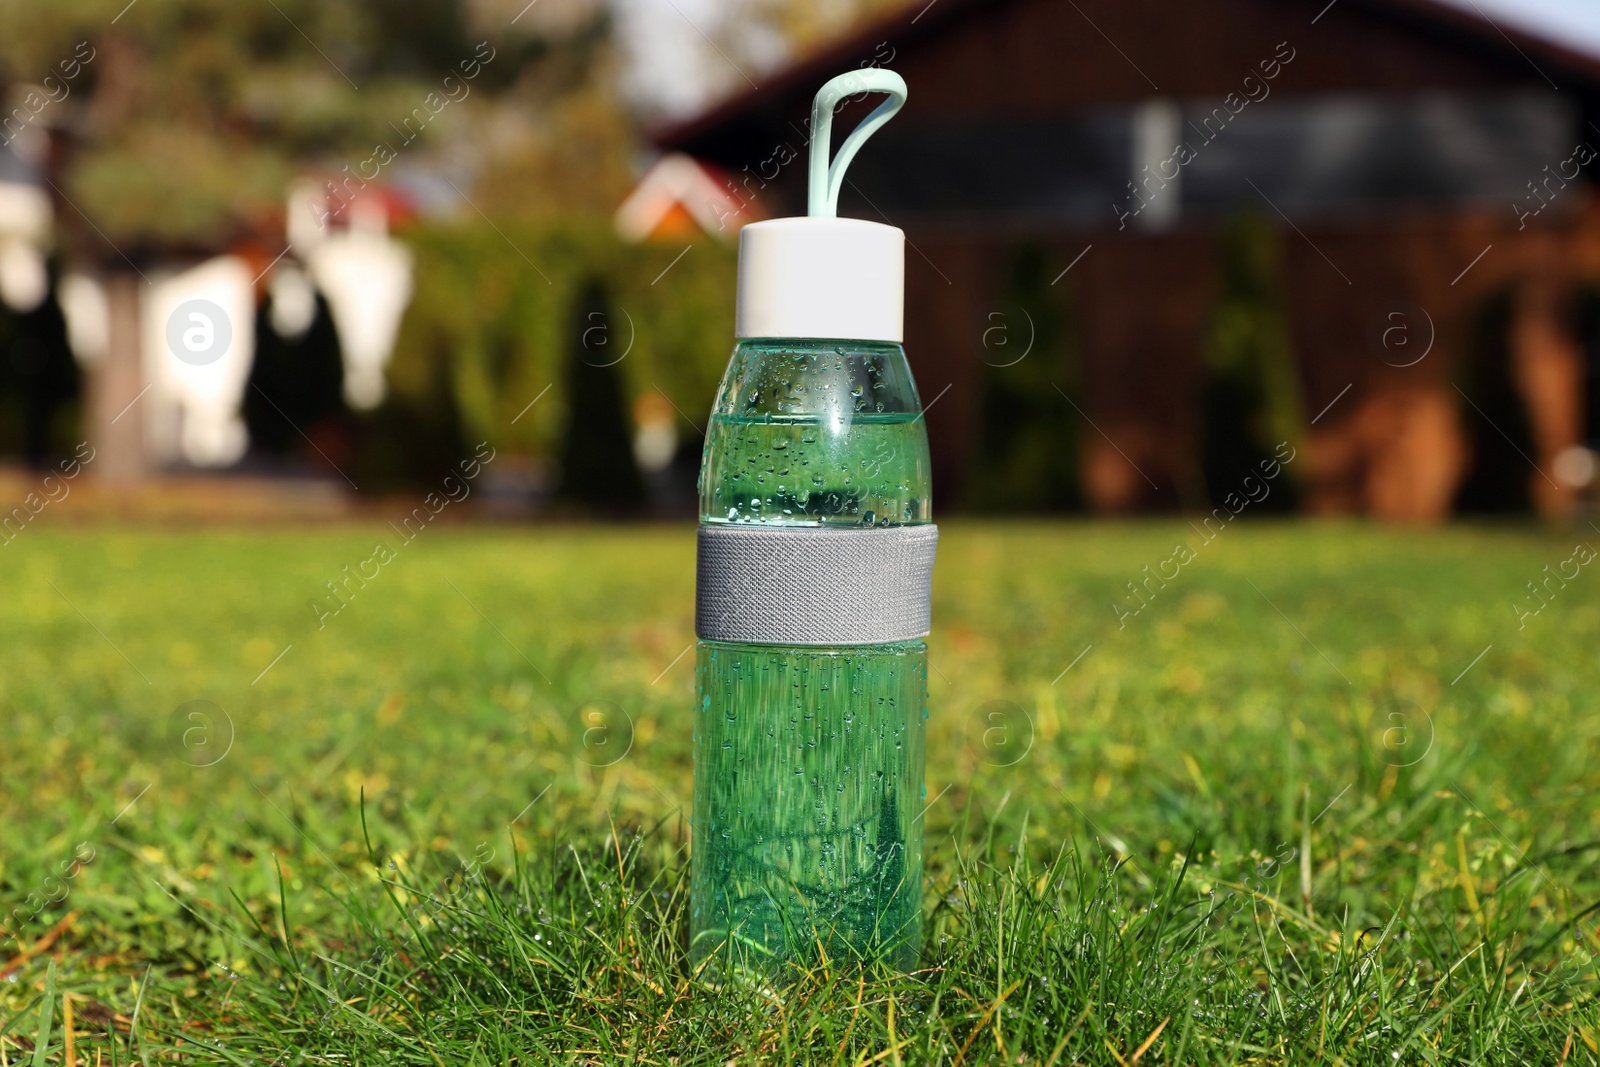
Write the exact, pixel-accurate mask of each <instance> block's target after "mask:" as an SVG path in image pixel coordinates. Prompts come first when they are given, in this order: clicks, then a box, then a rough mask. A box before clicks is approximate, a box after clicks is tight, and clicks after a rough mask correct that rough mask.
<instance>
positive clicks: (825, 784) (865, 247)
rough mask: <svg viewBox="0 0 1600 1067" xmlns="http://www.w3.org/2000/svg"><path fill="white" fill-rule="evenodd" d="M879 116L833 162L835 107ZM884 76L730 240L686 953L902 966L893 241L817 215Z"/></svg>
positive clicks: (913, 749)
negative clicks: (803, 184)
mask: <svg viewBox="0 0 1600 1067" xmlns="http://www.w3.org/2000/svg"><path fill="white" fill-rule="evenodd" d="M863 92H882V93H887V94H889V99H888V100H887V101H885V102H884V103H883V104H882V105H880V106H879V107H878V108H877V109H876V110H875V111H873V112H872V113H871V114H870V115H869V116H868V117H867V119H865V120H864V121H863V122H862V123H861V125H860V126H859V127H858V128H857V129H856V130H854V131H853V132H852V133H851V135H850V137H849V138H847V139H846V140H845V142H844V144H843V145H842V146H841V148H840V150H839V153H838V155H837V157H835V159H834V160H833V161H832V163H831V164H830V162H829V160H828V158H827V153H828V142H829V127H830V124H831V119H832V116H833V112H834V109H835V106H836V105H837V104H838V103H839V101H840V100H842V99H843V98H844V97H846V96H851V95H855V94H858V93H863ZM905 96H906V87H905V82H904V81H903V80H901V78H900V77H899V76H898V75H896V74H894V73H892V72H889V71H883V70H862V71H854V72H851V73H850V74H846V75H843V76H841V77H839V78H835V79H833V80H832V81H830V82H828V83H827V85H825V86H823V88H822V90H821V91H820V92H819V93H818V94H817V98H816V101H815V104H814V105H813V109H812V147H811V167H810V202H809V214H808V215H807V216H805V217H802V218H785V219H773V220H769V221H766V222H758V223H752V224H750V225H748V226H746V227H744V229H743V230H742V231H741V233H740V243H739V282H738V285H739V288H738V301H737V315H736V329H735V333H736V336H737V344H736V345H735V347H734V350H733V357H732V360H731V361H730V363H729V365H728V370H727V373H726V375H725V376H724V377H723V379H722V384H721V387H720V389H719V390H718V394H717V398H716V402H715V405H714V406H713V409H712V415H711V419H710V425H709V428H708V431H707V433H706V447H705V454H704V458H703V461H702V464H701V470H700V512H701V514H700V522H701V524H700V532H699V546H698V557H697V572H696V612H695V630H696V635H697V637H698V638H699V643H698V656H697V663H696V669H695V684H696V690H695V701H696V708H695V740H694V817H693V861H692V873H691V892H690V927H691V930H690V936H691V942H690V946H691V947H690V956H691V959H692V960H693V961H694V962H695V963H696V964H697V965H698V964H700V963H703V962H705V961H707V960H708V959H714V960H715V961H716V962H717V963H719V964H720V965H721V966H723V967H725V968H731V969H732V970H733V971H734V972H747V973H754V974H758V975H766V976H773V975H775V974H777V973H779V972H781V971H782V970H783V968H784V967H785V966H786V965H787V964H790V963H800V962H807V961H815V960H816V959H818V958H819V957H821V956H824V955H825V956H826V957H827V958H828V959H831V960H841V959H861V960H883V961H886V962H888V963H889V964H891V965H892V966H897V967H901V968H905V969H909V968H911V967H912V966H914V965H915V961H916V957H917V953H918V948H919V943H920V935H921V905H922V806H923V804H924V802H925V798H926V795H927V791H926V788H925V786H924V782H923V760H924V745H923V740H924V735H925V725H924V724H925V720H926V718H927V646H926V645H925V644H924V643H923V638H924V637H926V636H927V634H928V630H929V588H930V581H931V578H932V572H933V559H934V550H935V547H936V544H937V539H938V530H937V528H936V527H935V526H933V524H932V521H931V502H930V493H929V490H930V478H929V463H928V439H927V432H926V429H925V427H924V423H923V418H922V405H921V403H920V401H919V399H918V397H917V388H916V385H915V383H914V382H913V381H912V377H911V370H910V367H909V366H908V364H907V362H906V356H905V350H904V349H903V348H902V347H901V341H902V320H903V303H904V272H905V235H904V234H903V233H902V232H901V231H900V230H898V229H896V228H895V227H892V226H886V225H882V224H879V223H874V222H867V221H863V220H859V219H841V218H837V217H836V204H837V199H838V190H839V186H840V184H841V183H842V181H843V173H844V167H845V166H846V165H847V164H848V163H849V161H850V159H851V158H852V157H853V156H854V154H855V152H856V151H857V150H858V149H859V148H860V146H861V142H862V141H864V140H865V139H866V138H867V137H868V136H869V135H870V134H871V133H872V132H873V131H874V130H876V129H877V128H878V127H879V126H881V125H882V124H883V123H884V122H886V121H888V119H889V118H890V116H892V115H893V114H894V112H895V111H897V110H898V109H899V108H900V106H901V105H902V104H903V103H904V101H905Z"/></svg>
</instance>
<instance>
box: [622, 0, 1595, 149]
mask: <svg viewBox="0 0 1600 1067" xmlns="http://www.w3.org/2000/svg"><path fill="white" fill-rule="evenodd" d="M1016 2H1018V0H932V2H930V3H923V2H922V0H915V2H912V3H910V4H908V5H907V6H905V7H902V8H899V9H897V10H896V11H894V12H893V13H891V14H889V15H887V16H884V17H882V18H878V19H874V20H872V21H869V22H867V23H866V24H864V25H863V26H862V27H860V28H859V29H857V30H856V31H854V32H852V33H850V34H847V35H845V36H843V37H841V38H839V39H838V40H836V41H833V42H831V43H829V44H827V45H825V46H823V47H822V48H820V49H818V50H816V51H814V52H812V53H811V54H809V55H807V56H803V57H801V58H800V59H798V60H796V61H795V62H793V63H791V64H790V65H788V66H787V67H784V68H781V69H779V70H776V71H773V72H771V73H769V74H767V75H766V76H764V77H763V78H762V84H761V86H760V87H759V88H755V89H751V90H748V91H745V92H740V93H735V94H734V95H732V96H730V97H728V98H726V99H724V100H722V101H721V102H719V103H716V104H714V105H712V106H711V107H710V108H708V109H706V110H705V111H703V112H701V113H700V114H698V115H694V116H692V117H690V118H688V119H685V120H681V121H678V122H675V123H672V124H670V125H668V126H665V127H663V128H661V129H659V130H657V131H655V132H654V133H653V134H652V135H651V138H650V139H651V140H652V141H653V142H654V143H655V144H656V145H657V146H658V147H661V148H663V149H668V150H683V151H690V152H693V151H694V150H695V148H696V146H697V143H698V142H700V141H702V140H703V139H704V138H706V137H707V136H708V135H710V136H715V134H716V132H717V131H718V130H720V129H722V128H725V127H726V126H728V125H730V124H733V123H737V122H740V121H742V120H746V119H749V118H751V117H753V116H754V114H755V113H756V112H760V111H764V110H769V109H775V108H779V107H782V106H783V104H784V103H786V102H787V101H789V99H790V98H791V97H792V96H793V95H795V94H796V93H799V94H802V95H804V96H805V97H807V98H809V95H810V93H811V92H812V91H813V90H814V89H815V87H816V86H818V85H820V84H822V82H824V81H826V80H827V79H828V78H830V77H832V76H833V75H835V74H837V73H838V72H839V71H840V70H841V69H849V68H851V67H854V66H857V65H859V64H860V61H861V57H863V56H870V55H872V54H873V51H874V48H875V46H876V45H878V44H879V43H881V42H885V41H893V42H894V45H895V48H896V50H897V51H898V50H903V49H905V48H909V47H913V46H915V45H916V44H918V43H919V42H923V41H926V40H928V39H930V38H932V37H935V36H939V35H941V34H942V33H943V32H945V31H947V30H949V29H950V28H952V27H954V26H957V25H959V24H960V23H962V22H965V21H967V20H969V19H973V18H976V17H978V16H980V15H983V14H986V13H990V12H993V11H994V10H995V9H997V8H1000V7H1004V6H1009V5H1011V4H1014V3H1016ZM1277 2H1278V4H1279V6H1283V7H1294V8H1304V9H1306V11H1308V12H1310V13H1313V14H1314V15H1315V17H1314V18H1313V19H1312V20H1311V22H1312V24H1314V23H1315V22H1316V21H1317V20H1320V19H1321V18H1322V17H1324V16H1325V15H1329V14H1330V11H1331V10H1332V9H1333V7H1334V4H1338V5H1339V6H1340V7H1343V8H1345V9H1346V14H1348V13H1351V12H1360V14H1361V16H1363V17H1366V18H1368V19H1375V20H1379V21H1381V22H1387V23H1389V24H1391V25H1392V26H1394V27H1396V28H1409V29H1412V30H1420V31H1422V32H1423V33H1425V34H1427V35H1428V36H1429V37H1431V38H1433V39H1434V40H1437V41H1440V42H1443V43H1445V44H1447V45H1451V46H1454V47H1457V48H1460V49H1462V50H1465V51H1469V52H1473V53H1477V54H1479V55H1485V56H1493V57H1496V58H1499V59H1501V60H1504V61H1507V62H1517V63H1523V64H1526V66H1527V68H1528V73H1529V76H1530V77H1532V78H1536V79H1539V80H1542V81H1545V82H1549V83H1550V85H1551V86H1552V87H1553V88H1557V89H1559V88H1560V87H1562V86H1563V85H1566V86H1575V87H1581V88H1583V89H1586V90H1590V91H1600V57H1597V56H1595V55H1593V54H1590V53H1587V52H1583V51H1579V50H1577V49H1573V48H1570V47H1568V46H1567V45H1565V44H1562V43H1560V42H1557V41H1552V40H1550V39H1549V38H1547V37H1543V36H1538V35H1535V34H1532V33H1528V32H1525V31H1523V30H1521V29H1519V28H1516V27H1513V26H1505V25H1502V24H1500V23H1496V22H1494V21H1492V20H1490V19H1489V18H1488V17H1487V16H1485V15H1483V14H1481V13H1477V11H1478V9H1477V8H1476V5H1474V10H1473V11H1468V10H1465V9H1463V8H1460V7H1456V6H1454V5H1452V4H1449V3H1446V2H1444V0H1333V2H1332V3H1328V4H1327V5H1326V7H1323V0H1277ZM1319 9H1320V11H1319ZM1080 13H1081V9H1080ZM1085 18H1086V19H1087V16H1085ZM1089 25H1092V23H1090V24H1089Z"/></svg>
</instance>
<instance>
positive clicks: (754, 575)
mask: <svg viewBox="0 0 1600 1067" xmlns="http://www.w3.org/2000/svg"><path fill="white" fill-rule="evenodd" d="M938 544H939V529H938V527H936V526H882V527H870V528H864V529H861V528H842V529H835V528H831V527H826V526H746V525H733V524H729V525H719V524H706V525H703V526H701V527H700V547H699V553H698V558H697V561H696V569H695V625H694V629H695V633H696V634H697V635H698V636H700V637H702V638H704V639H706V640H709V641H739V642H747V643H750V644H759V645H873V644H880V643H883V642H888V641H913V640H916V639H917V638H920V637H926V636H927V634H928V630H929V614H930V611H929V608H930V605H929V599H930V595H931V590H932V584H933V557H934V551H935V549H936V548H937V547H938Z"/></svg>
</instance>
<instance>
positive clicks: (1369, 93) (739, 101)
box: [0, 0, 1600, 539]
mask: <svg viewBox="0 0 1600 1067" xmlns="http://www.w3.org/2000/svg"><path fill="white" fill-rule="evenodd" d="M1568 8H1570V10H1568ZM0 10H3V11H4V25H5V27H6V32H5V33H4V34H3V35H0V98H3V102H4V108H5V111H4V116H3V119H0V138H3V140H4V143H5V150H4V151H0V305H3V307H0V490H3V494H4V495H3V497H0V508H3V509H4V511H5V516H6V517H4V518H3V519H0V521H3V523H4V529H5V531H6V534H5V536H6V537H7V539H9V538H10V537H12V536H15V534H16V532H17V531H18V530H20V529H21V527H22V526H25V525H26V524H27V522H28V521H30V519H31V517H32V516H33V515H36V514H38V512H39V510H40V509H42V507H43V506H45V504H46V503H47V502H48V500H55V499H58V498H59V495H64V494H62V493H60V490H59V486H61V485H65V484H68V483H70V489H71V491H72V492H74V493H78V494H80V496H79V500H78V502H77V503H75V504H74V508H75V509H81V514H83V515H86V516H87V515H94V514H104V513H106V512H108V511H109V512H112V513H116V514H156V515H169V516H179V517H185V518H214V519H230V518H240V517H243V518H246V519H262V518H305V517H316V516H327V517H341V516H348V515H359V514H361V513H363V509H369V508H373V507H375V506H377V505H378V504H379V502H381V501H382V500H384V499H385V498H386V497H388V496H391V495H392V494H397V493H402V494H411V495H413V496H414V495H415V494H416V493H417V492H418V490H422V491H426V490H427V489H428V488H430V487H432V488H437V487H438V486H439V484H440V479H441V478H442V477H443V476H444V475H446V474H448V473H450V472H451V471H453V470H456V469H457V467H458V464H459V463H460V462H461V460H462V459H463V457H471V456H474V455H478V456H480V458H481V457H483V456H486V455H492V456H493V457H494V458H493V461H492V462H489V463H486V464H485V465H484V466H483V468H482V472H481V476H480V477H479V478H478V479H477V480H476V482H475V484H474V485H473V487H472V492H473V494H474V499H473V502H472V504H471V505H470V508H468V509H457V511H462V510H466V511H470V512H471V513H474V514H477V515H479V516H500V517H508V518H516V517H538V516H556V517H561V516H585V517H616V518H636V517H671V518H684V517H689V516H692V515H693V514H694V511H695V500H694V478H695V474H696V471H697V468H698V463H699V452H700V447H701V440H702V439H701V432H702V430H703V427H704V422H705V419H706V414H707V412H708V409H709V406H710V403H711V398H712V394H713V391H714V389H715V387H716V383H717V381H718V379H719V377H720V375H721V373H722V370H723V367H724V365H725V363H726V359H727V355H728V352H729V349H730V347H731V343H732V322H733V288H734V266H735V252H736V247H737V238H738V231H739V228H740V226H742V225H743V224H745V223H747V222H750V221H753V220H757V219H761V218H770V217H777V216H783V215H791V214H799V213H803V210H804V185H805V160H806V157H807V153H808V150H809V143H808V131H809V122H808V116H809V102H810V99H811V96H812V94H813V93H814V92H815V90H816V89H817V87H818V86H819V85H820V84H821V83H822V82H823V81H825V80H826V79H827V78H829V77H831V76H832V75H834V74H837V73H840V72H842V71H846V70H850V69H853V68H858V67H865V66H885V67H891V68H892V69H894V70H896V71H898V72H899V73H901V74H902V75H903V76H904V77H905V78H906V80H907V82H908V83H909V85H910V87H911V97H910V102H909V104H908V105H907V106H906V108H905V109H904V111H903V112H902V113H901V114H900V116H899V117H897V118H896V119H895V121H894V122H893V123H891V124H890V125H889V126H888V127H886V128H885V129H884V131H883V132H882V133H880V134H879V135H878V136H877V137H876V138H875V139H874V140H873V141H872V143H871V145H870V147H869V148H868V149H867V150H866V151H865V152H864V153H863V155H862V156H861V157H860V158H859V159H858V161H857V162H856V163H855V164H854V166H853V168H852V170H851V172H850V180H849V181H848V182H847V183H846V187H845V190H844V193H843V195H842V197H841V214H849V215H854V216H858V217H862V218H868V219H875V220H880V221H887V222H891V223H893V224H895V225H897V226H900V227H902V228H904V230H905V231H906V234H907V237H908V246H907V263H906V265H907V311H906V338H907V341H906V344H907V349H908V352H909V354H910V358H911V362H912V366H913V368H914V370H915V372H916V374H917V376H918V380H919V385H920V388H921V392H922V396H923V400H924V403H926V404H927V405H928V420H929V426H930V436H931V439H932V442H933V451H934V461H935V479H936V484H937V486H938V493H939V500H938V508H939V511H940V513H941V514H948V513H952V512H958V511H967V512H975V511H976V512H984V513H1016V514H1025V513H1085V514H1092V515H1123V514H1144V513H1179V512H1181V513H1189V514H1200V513H1209V512H1212V511H1213V509H1219V508H1225V509H1226V510H1227V511H1228V512H1229V513H1236V512H1238V511H1239V510H1241V509H1242V508H1243V507H1244V506H1246V499H1247V498H1248V506H1249V507H1250V508H1251V509H1252V510H1253V511H1261V512H1273V511H1276V512H1297V513H1309V514H1357V515H1370V516H1375V517H1379V518H1383V519H1390V520H1401V521H1431V520H1440V519H1444V518H1447V517H1450V516H1455V515H1463V514H1474V513H1507V514H1540V515H1544V516H1547V517H1556V516H1574V515H1581V514H1583V513H1584V512H1585V511H1586V510H1587V509H1588V508H1590V507H1591V506H1592V501H1593V499H1594V485H1595V481H1596V473H1597V457H1596V453H1595V451H1594V449H1595V448H1596V447H1600V446H1597V445H1596V438H1597V436H1600V370H1597V368H1600V203H1597V202H1596V198H1595V189H1596V186H1595V174H1596V171H1597V166H1600V165H1597V164H1596V163H1595V159H1596V156H1597V154H1600V125H1597V121H1600V15H1596V14H1594V13H1592V12H1590V13H1585V12H1583V11H1579V10H1578V9H1577V6H1576V5H1567V4H1562V3H1560V2H1558V0H1546V2H1542V3H1512V2H1511V0H1497V2H1494V3H1490V2H1489V0H1483V2H1481V3H1478V2H1473V0H1460V2H1459V3H1457V2H1455V0H1333V2H1332V3H1329V2H1328V0H1309V2H1301V0H1217V2H1214V3H1210V4H1205V5H1195V4H1177V3H1159V4H1141V5H1131V4H1123V3H1114V2H1111V0H1073V2H1066V3H1062V2H1060V0H931V2H930V0H915V2H913V3H910V4H904V3H899V2H896V0H727V2H722V3H717V2H714V0H610V2H607V0H532V2H528V0H414V2H408V3H405V4H402V5H395V4H380V3H377V2H375V0H266V2H263V3H246V4H241V3H236V2H231V0H132V2H128V0H109V2H106V3H100V2H97V0H75V2H64V3H55V4H48V5H40V4H23V3H18V2H12V0H6V2H5V3H3V4H0ZM874 104H875V101H873V100H869V99H865V98H862V99H859V100H853V101H850V102H849V103H848V104H847V105H846V107H845V109H844V113H843V114H842V115H841V116H840V117H839V118H838V120H837V121H836V126H838V127H840V128H841V129H845V128H848V127H849V126H851V125H853V124H854V122H855V121H856V119H857V118H858V117H860V116H861V115H864V114H865V113H866V111H867V110H869V109H870V108H871V107H872V106H874ZM1263 464H1268V465H1270V469H1274V470H1275V472H1276V473H1275V476H1273V477H1269V478H1268V479H1267V480H1266V481H1267V483H1270V484H1265V488H1264V492H1263V491H1262V487H1263V484H1264V483H1263V482H1262V481H1261V479H1260V478H1252V475H1253V473H1255V472H1260V471H1262V470H1266V469H1269V467H1264V466H1263ZM45 475H49V478H50V479H51V481H47V482H41V478H43V477H44V476H45ZM1246 478H1251V481H1250V482H1247V481H1246V480H1245V479H1246ZM52 484H54V485H56V486H57V487H58V488H57V489H51V488H50V486H51V485H52ZM1251 484H1255V485H1256V486H1257V488H1256V489H1252V488H1250V485H1251ZM41 486H43V488H42V489H41ZM41 494H42V495H41ZM46 498H48V500H47V499H46Z"/></svg>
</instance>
